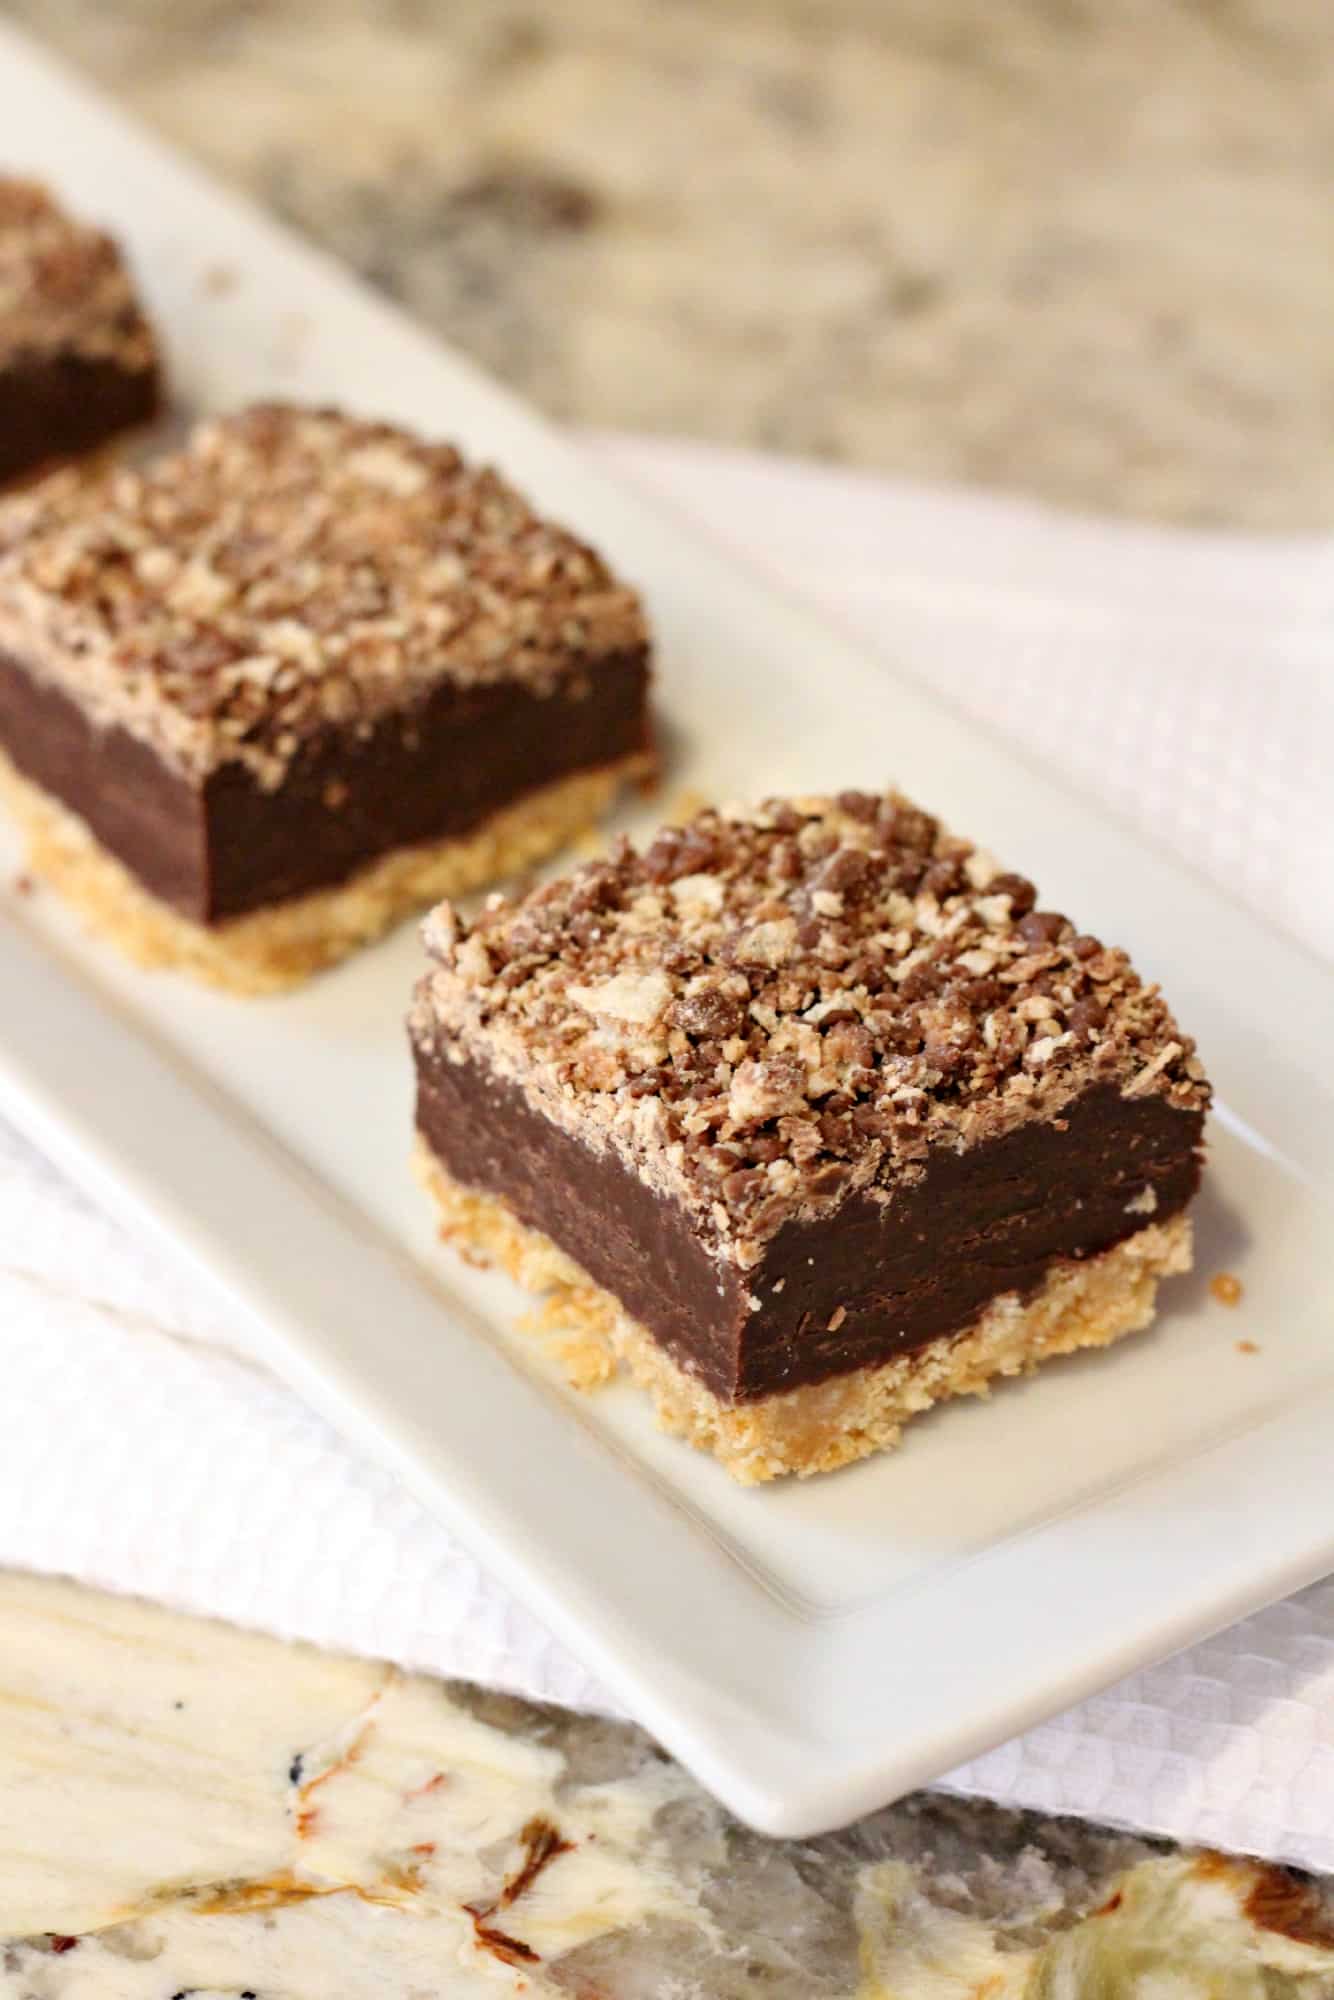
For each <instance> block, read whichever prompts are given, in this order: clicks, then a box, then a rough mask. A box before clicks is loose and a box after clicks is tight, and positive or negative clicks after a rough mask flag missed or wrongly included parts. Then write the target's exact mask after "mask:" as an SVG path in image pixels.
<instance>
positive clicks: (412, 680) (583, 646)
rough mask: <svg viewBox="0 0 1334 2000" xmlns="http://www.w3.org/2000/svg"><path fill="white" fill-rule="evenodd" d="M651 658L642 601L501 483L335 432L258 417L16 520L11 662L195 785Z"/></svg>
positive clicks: (442, 455)
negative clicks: (404, 718)
mask: <svg viewBox="0 0 1334 2000" xmlns="http://www.w3.org/2000/svg"><path fill="white" fill-rule="evenodd" d="M647 643H648V641H647V633H646V628H645V623H644V618H643V614H642V612H641V610H640V606H639V602H638V599H637V598H636V597H635V595H634V593H633V592H632V591H630V590H628V589H626V588H624V587H623V586H622V585H620V584H618V583H617V582H616V580H615V579H614V578H613V577H612V576H611V574H610V573H609V571H608V570H607V568H606V566H605V564H604V563H603V562H602V560H601V559H600V557H598V556H597V555H596V554H595V553H594V552H593V550H591V549H590V548H588V547H586V546H585V545H584V544H583V543H582V542H580V541H578V540H577V539H576V538H575V537H574V536H573V535H571V534H568V533H566V532H565V531H564V530H563V529H561V528H557V527H554V526H552V525H551V524H549V523H548V522H546V521H544V520H542V519H541V518H540V517H539V516H538V515H537V514H535V513H534V512H533V510H532V508H531V507H530V506H529V505H528V503H527V501H525V500H524V499H523V498H522V496H521V495H520V494H518V493H517V492H515V490H514V489H513V488H512V487H510V486H508V485H507V484H506V483H505V481H504V480H502V479H501V478H500V477H499V475H498V474H497V473H495V472H493V471H492V470H490V469H489V468H486V467H473V466H470V465H468V464H466V463H465V461H464V460H463V459H462V458H461V457H460V455H459V453H458V452H457V451H455V450H454V449H453V447H452V446H450V445H447V444H426V443H423V442H422V441H420V440H419V439H417V438H415V437H413V436H412V435H411V434H410V433H408V432H406V431H402V430H399V429H396V428H394V427H392V426H390V425H388V424H377V423H367V422H360V421H358V420H356V419H354V418H351V417H347V416H342V415H340V414H338V413H337V412H336V411H333V410H310V409H301V408H297V407H293V406H291V405H285V404H265V405H259V406H256V407H255V408H252V409H250V410H246V411H243V412H241V413H240V414H238V415H235V416H231V417H227V418H223V419H221V420H219V421H211V422H206V423H203V424H201V425H199V426H198V428H197V429H196V430H195V431H194V433H193V434H192V436H191V438H190V440H189V442H188V444H187V445H186V446H185V448H184V449H183V450H181V451H178V452H174V453H172V454H170V455H169V456H166V457H163V458H161V459H159V460H158V461H157V462H156V463H155V464H153V465H151V466H149V467H148V468H147V469H145V470H127V469H123V468H122V469H119V470H114V471H110V472H108V473H106V474H104V475H103V476H101V477H100V478H95V479H93V480H89V479H88V477H87V476H86V475H84V476H82V477H75V476H73V475H70V474H56V475H55V476H54V477H52V478H50V479H47V480H44V481H42V482H41V483H40V484H39V485H38V486H36V487H34V488H32V489H30V490H29V491H28V492H26V493H23V494H18V495H15V496H14V497H13V498H11V499H9V500H8V501H6V502H5V503H3V505H0V650H6V651H8V652H10V653H11V654H12V655H13V656H14V657H15V658H16V659H19V660H21V661H22V663H23V665H24V666H25V668H26V669H27V670H28V671H29V672H31V673H33V674H34V675H35V676H37V677H39V678H41V677H45V678H48V679H50V680H52V681H53V682H55V683H57V684H58V685H60V686H61V687H62V688H63V689H64V690H65V691H66V692H67V693H69V694H71V695H72V696H73V697H74V698H75V699H76V700H78V701H79V703H80V705H81V706H82V707H83V708H84V709H85V710H86V711H87V712H89V713H90V714H92V715H93V717H94V718H95V719H96V720H97V721H99V722H105V723H107V724H118V725H119V726H120V727H122V728H124V729H126V730H128V731H129V732H130V733H131V734H133V735H137V736H139V737H141V738H142V739H144V740H146V741H148V742H150V743H151V744H152V745H153V746H154V748H156V749H157V750H158V751H159V752H160V754H162V755H163V756H165V757H166V758H167V759H168V761H170V762H172V763H173V764H174V765H175V766H176V767H177V768H178V769H180V770H181V771H183V772H184V773H185V774H186V775H188V776H190V777H192V778H196V779H199V778H202V777H204V776H206V775H208V774H209V773H210V772H212V771H214V770H216V769H218V768H219V767H220V766H222V765H224V764H227V763H233V762H234V763H241V764H244V765H246V766H247V767H248V768H249V769H250V770H251V771H253V772H254V773H255V775H256V777H257V779H258V780H259V782H260V784H261V785H263V786H264V787H266V788H268V789H276V788H277V787H278V786H279V785H280V784H281V783H282V780H283V777H284V775H285V773H286V772H287V770H288V768H289V767H290V765H291V762H292V760H293V759H294V757H295V756H296V755H297V753H298V751H299V749H300V747H301V745H302V744H303V742H304V741H306V740H307V739H308V738H309V737H310V736H311V735H313V734H317V733H319V732H321V731H326V730H328V729H329V728H330V727H334V728H346V729H347V730H349V731H350V732H353V733H358V732H360V733H366V732H368V731H369V730H370V729H371V728H372V726H373V725H374V723H375V722H376V721H377V720H378V719H380V718H381V717H383V716H384V715H385V714H387V713H390V712H392V711H396V710H399V709H410V708H412V707H414V706H415V705H417V704H418V703H420V702H421V701H423V700H424V699H425V698H426V696H427V695H428V694H429V693H430V692H431V691H432V690H434V689H435V688H437V687H439V686H440V685H442V684H446V683H448V684H451V685H453V686H455V687H457V688H459V689H461V690H464V691H466V690H468V689H470V688H479V687H483V686H492V685H494V684H496V683H499V682H508V683H511V684H514V685H517V686H520V687H522V688H525V689H527V690H529V691H530V692H534V693H536V694H538V695H539V696H543V695H550V694H555V693H557V692H560V693H562V694H564V695H565V696H566V697H567V698H568V696H569V694H570V692H571V690H572V689H577V688H578V687H580V686H581V685H585V684H590V678H589V677H590V676H591V675H593V674H595V673H596V672H597V669H598V665H599V662H600V661H601V660H602V659H605V658H609V657H611V656H613V655H620V656H622V657H624V656H625V655H626V654H627V653H635V652H641V653H642V652H643V650H644V649H645V648H646V646H647Z"/></svg>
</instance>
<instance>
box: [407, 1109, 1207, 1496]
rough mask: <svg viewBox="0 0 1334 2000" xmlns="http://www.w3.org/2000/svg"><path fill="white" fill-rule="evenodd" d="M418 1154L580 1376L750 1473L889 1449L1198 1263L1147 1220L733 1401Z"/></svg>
mask: <svg viewBox="0 0 1334 2000" xmlns="http://www.w3.org/2000/svg"><path fill="white" fill-rule="evenodd" d="M414 1167H415V1171H416V1173H417V1176H418V1178H419V1179H420V1181H421V1182H422V1185H423V1186H424V1187H425V1189H426V1191H427V1193H428V1194H429V1195H430V1196H431V1199H432V1200H433V1201H434V1202H435V1205H436V1207H437V1209H438V1211H439V1214H440V1219H441V1231H440V1233H441V1235H442V1236H443V1237H444V1238H445V1239H446V1240H447V1241H449V1242H452V1243H454V1244H455V1245H456V1246H457V1247H459V1248H460V1249H461V1250H462V1251H463V1252H464V1253H465V1254H466V1255H468V1256H469V1257H470V1258H474V1257H475V1258H477V1259H479V1260H481V1261H483V1262H485V1263H488V1264H497V1265H499V1266H500V1267H501V1268H502V1269H504V1270H505V1271H507V1272H508V1273H509V1275H510V1277H512V1278H514V1279H515V1280H517V1282H518V1283H519V1284H521V1285H523V1286H524V1287H525V1288H526V1289H527V1290H529V1291H532V1292H538V1293H543V1294H546V1295H547V1304H546V1306H545V1308H544V1311H543V1314H542V1316H541V1323H542V1326H543V1327H544V1329H547V1330H551V1331H553V1332H554V1331H556V1330H559V1332H560V1334H561V1336H562V1338H561V1341H560V1343H559V1350H560V1355H561V1359H562V1362H563V1363H564V1365H565V1367H566V1371H567V1373H568V1374H569V1376H570V1379H571V1381H572V1382H573V1383H574V1384H575V1386H576V1387H578V1388H587V1387H590V1386H593V1385H595V1384H596V1383H598V1382H601V1381H605V1380H606V1379H607V1378H608V1377H609V1376H610V1375H611V1374H613V1373H614V1372H615V1369H616V1367H617V1365H618V1364H619V1365H621V1366H624V1367H625V1368H626V1369H627V1370H628V1371H629V1373H630V1375H631V1376H632V1377H633V1379H634V1381H635V1382H636V1383H638V1385H639V1387H640V1388H642V1389H646V1390H647V1391H648V1393H649V1395H650V1396H651V1397H652V1399H653V1405H654V1410H655V1412H656V1415H657V1419H658V1424H659V1427H660V1428H661V1429H662V1430H665V1431H671V1432H673V1433H675V1434H676V1435H677V1436H679V1437H683V1438H685V1439H687V1440H688V1442H689V1443H691V1444H692V1445H695V1446H696V1447H697V1448H698V1449H700V1450H702V1451H710V1452H712V1453H713V1455H714V1456H715V1458H718V1459H720V1460H721V1462H722V1464H723V1465H724V1466H725V1467H726V1468H727V1470H728V1472H730V1473H731V1475H732V1477H733V1478H734V1479H736V1480H738V1481H740V1483H741V1484H742V1485H746V1486H751V1485H756V1484H758V1483H759V1482H761V1481H763V1480H766V1479H778V1478H782V1477H783V1476H784V1475H785V1474H789V1473H794V1474H796V1476H797V1477H798V1478H801V1479H806V1478H809V1477H810V1476H811V1475H812V1474H813V1473H817V1472H833V1471H836V1470H837V1468H838V1467H839V1466H841V1465H850V1464H852V1463H853V1461H854V1460H856V1459H859V1458H867V1457H869V1456H870V1455H871V1453H872V1452H877V1451H888V1450H890V1449H892V1447H893V1446H894V1445H896V1444H897V1443H898V1441H899V1438H900V1435H901V1434H902V1431H903V1426H904V1425H905V1424H906V1423H907V1422H908V1420H909V1419H910V1418H912V1417H914V1416H917V1415H918V1414H919V1413H920V1412H921V1411H923V1410H928V1409H930V1408H931V1406H932V1405H933V1404H935V1403H942V1402H945V1401H947V1400H948V1399H949V1398H950V1397H951V1396H986V1395H988V1394H989V1393H990V1389H991V1384H992V1382H993V1381H994V1380H996V1379H997V1378H999V1377H1004V1376H1007V1375H1027V1374H1031V1373H1032V1372H1033V1370H1034V1369H1035V1368H1036V1367H1037V1366H1038V1365H1039V1364H1040V1363H1041V1362H1043V1361H1047V1360H1050V1359H1051V1358H1053V1357H1054V1356H1056V1355H1058V1354H1073V1353H1074V1352H1076V1350H1078V1349H1079V1348H1085V1347H1108V1346H1110V1345H1111V1343H1112V1342H1113V1341H1115V1340H1120V1339H1122V1338H1123V1337H1124V1336H1125V1335H1126V1334H1130V1333H1138V1332H1140V1331H1141V1330H1142V1329H1143V1328H1144V1327H1146V1326H1148V1324H1149V1323H1150V1321H1151V1320H1152V1318H1153V1315H1154V1305H1155V1300H1156V1296H1157V1291H1158V1284H1159V1281H1160V1280H1161V1279H1163V1278H1167V1277H1171V1276H1173V1275H1174V1274H1176V1273H1178V1272H1182V1271H1188V1270H1189V1269H1190V1267H1191V1225H1190V1220H1189V1218H1188V1217H1187V1216H1185V1215H1174V1216H1172V1217H1170V1218H1169V1219H1168V1220H1167V1221H1166V1222H1156V1223H1149V1224H1148V1225H1146V1227H1145V1228H1143V1229H1140V1230H1137V1231H1136V1233H1135V1235H1133V1236H1131V1237H1128V1238H1127V1239H1126V1241H1125V1242H1124V1243H1118V1244H1117V1245H1116V1246H1115V1247H1114V1248H1113V1249H1111V1250H1105V1251H1103V1252H1102V1254H1101V1255H1100V1256H1097V1257H1090V1258H1089V1259H1088V1260H1087V1262H1084V1263H1078V1264H1076V1263H1062V1264H1060V1265H1058V1266H1057V1267H1056V1268H1055V1269H1054V1270H1053V1271H1052V1272H1051V1274H1050V1275H1049V1276H1048V1278H1047V1279H1046V1280H1045V1282H1044V1284H1043V1285H1042V1287H1041V1289H1040V1290H1039V1291H1038V1292H1037V1293H1036V1295H1035V1296H1034V1297H1032V1298H1030V1299H1026V1300H1025V1299H1022V1298H1020V1297H1019V1295H1018V1294H1017V1293H1015V1292H1009V1293H1006V1294H1005V1295H1004V1296H1002V1297H1001V1298H997V1299H993V1300H992V1301H991V1303H990V1304H989V1305H988V1306H987V1307H986V1308H985V1310H984V1311H983V1312H982V1313H981V1314H979V1316H978V1318H977V1319H976V1320H975V1321H974V1322H973V1324H972V1326H971V1327H969V1328H968V1329H967V1330H966V1331H965V1332H963V1333H959V1334H954V1335H952V1336H950V1337H949V1338H947V1339H941V1340H936V1341H933V1342H931V1344H930V1345H929V1346H927V1347H924V1348H921V1349H919V1350H918V1351H917V1352H915V1353H912V1354H903V1355H898V1356H896V1357H895V1358H894V1359H893V1360H892V1361H887V1362H884V1363H882V1364H881V1365H880V1366H878V1367H874V1368H861V1369H858V1370H856V1371H855V1372H854V1373H852V1374H850V1375H840V1376H836V1377H834V1379H833V1380H832V1381H829V1382H817V1383H812V1384H810V1385H808V1386H806V1387H804V1388H799V1389H789V1390H786V1391H784V1392H783V1393H781V1394H779V1395H776V1396H767V1397H765V1398H763V1399H762V1400H761V1401H759V1402H756V1403H741V1404H735V1405H729V1404H726V1403H723V1402H720V1401H719V1399H718V1398H717V1397H716V1396H715V1395H714V1394H713V1393H712V1391H711V1390H709V1389H707V1388H706V1387H705V1386H704V1384H703V1383H702V1382H700V1381H698V1380H696V1378H695V1377H694V1376H692V1375H689V1374H687V1373H686V1371H685V1370H684V1369H683V1368H680V1367H678V1366H677V1364H676V1362H674V1361H673V1360H672V1359H671V1357H670V1356H669V1355H668V1354H667V1353H666V1352H665V1351H664V1350H663V1349H662V1348H661V1347H660V1346H659V1345H658V1343H657V1342H656V1341H655V1340H654V1339H653V1337H652V1335H651V1334H650V1333H649V1332H648V1331H647V1330H646V1329H645V1328H644V1327H642V1326H641V1325H639V1323H638V1322H637V1321H635V1320H632V1319H631V1318H630V1317H629V1316H628V1315H627V1314H626V1313H624V1312H623V1311H622V1310H621V1308H620V1306H619V1305H618V1303H617V1301H616V1300H615V1299H614V1298H613V1297H612V1295H611V1294H610V1293H609V1292H606V1291H604V1290H603V1289H602V1288H601V1287H600V1286H598V1285H595V1284H594V1283H593V1280H592V1279H591V1278H590V1277H589V1276H588V1274H587V1273H586V1272H585V1271H582V1270H581V1269H580V1268H579V1266H578V1265H577V1264H576V1263H574V1261H573V1260H572V1259H571V1258H569V1257H567V1256H566V1254H565V1252H564V1251H563V1250H560V1249H558V1248H557V1247H556V1245H555V1244H554V1243H553V1242H552V1241H551V1240H550V1238H549V1237H546V1236H543V1235H542V1234H541V1233H540V1232H539V1231H537V1230H535V1229H528V1228H526V1227H525V1226H524V1225H523V1224H522V1223H521V1222H519V1221H518V1220H517V1219H516V1217H515V1216H514V1215H513V1214H512V1213H511V1211H510V1210H509V1209H508V1208H507V1207H506V1206H505V1204H504V1203H503V1202H502V1201H500V1200H498V1199H497V1198H496V1197H495V1196H493V1195H487V1194H482V1193H479V1192H478V1191H477V1190H476V1189H474V1188H467V1187H464V1186H462V1185H461V1184H460V1183H459V1182H458V1181H456V1180H454V1179H453V1177H452V1176H451V1175H450V1174H448V1173H447V1172H446V1171H445V1169H444V1167H443V1166H442V1165H441V1164H440V1161H439V1159H438V1158H437V1157H436V1155H435V1153H434V1152H433V1151H432V1150H431V1148H430V1147H429V1146H428V1145H427V1144H426V1142H425V1140H423V1139H422V1138H420V1137H419V1138H418V1140H417V1145H416V1149H415V1153H414Z"/></svg>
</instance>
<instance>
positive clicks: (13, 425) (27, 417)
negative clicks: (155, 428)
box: [0, 354, 161, 481]
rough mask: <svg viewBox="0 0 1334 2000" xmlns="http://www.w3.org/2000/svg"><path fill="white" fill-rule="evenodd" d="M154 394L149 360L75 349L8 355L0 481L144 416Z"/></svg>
mask: <svg viewBox="0 0 1334 2000" xmlns="http://www.w3.org/2000/svg"><path fill="white" fill-rule="evenodd" d="M160 398H161V384H160V381H159V378H158V373H157V370H156V369H153V368H139V369H128V368H122V367H121V366H120V365H119V363H118V362H116V361H114V360H112V359H110V358H106V359H98V358H97V357H95V356H91V355H81V354H54V355H51V356H48V357H45V358H41V359H39V358H37V357H35V356H34V357H32V358H31V359H28V360H22V359H19V360H16V361H12V362H10V363H9V364H8V365H7V366H6V367H4V368H3V369H0V481H3V480H6V479H16V478H17V477H18V476H19V474H20V473H23V472H31V471H32V470H33V469H34V468H35V467H37V466H40V465H44V464H46V463H47V462H48V461H49V460H58V459H62V458H76V457H78V456H79V455H80V454H81V453H83V452H86V451H92V450H93V449H94V448H95V447H96V446H97V445H99V444H103V443H105V441H106V440H107V439H108V438H111V437H115V436H116V435H117V433H118V432H120V431H124V430H130V429H133V428H134V426H135V425H137V424H146V423H148V422H150V421H151V419H152V418H153V417H155V416H156V415H157V411H158V405H159V401H160Z"/></svg>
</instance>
